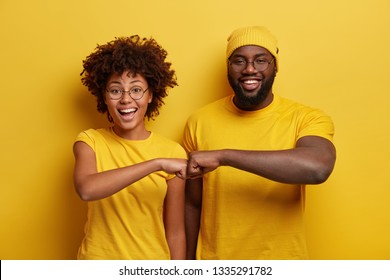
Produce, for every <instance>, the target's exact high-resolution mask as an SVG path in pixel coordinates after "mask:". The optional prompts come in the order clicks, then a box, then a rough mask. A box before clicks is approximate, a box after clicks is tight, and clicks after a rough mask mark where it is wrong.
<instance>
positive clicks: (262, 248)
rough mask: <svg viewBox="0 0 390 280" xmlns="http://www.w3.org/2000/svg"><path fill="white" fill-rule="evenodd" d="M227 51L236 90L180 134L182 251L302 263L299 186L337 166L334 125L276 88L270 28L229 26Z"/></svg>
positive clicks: (301, 192)
mask: <svg viewBox="0 0 390 280" xmlns="http://www.w3.org/2000/svg"><path fill="white" fill-rule="evenodd" d="M226 55H227V68H228V79H229V83H230V86H231V88H232V89H233V91H234V94H233V95H231V96H228V97H225V98H222V99H220V100H218V101H216V102H214V103H211V104H209V105H207V106H205V107H204V108H201V109H200V110H199V111H197V112H195V113H194V114H193V115H192V116H191V117H190V118H189V120H188V122H187V125H186V128H185V132H184V139H183V141H184V142H183V143H184V147H185V149H186V150H187V152H188V153H189V161H188V167H187V169H188V170H187V172H188V175H189V176H190V177H191V179H190V180H188V181H187V187H186V228H187V257H188V258H190V259H194V258H197V259H307V258H308V256H307V249H306V244H305V230H304V224H303V210H304V200H305V185H306V184H320V183H323V182H324V181H326V180H327V178H328V177H329V175H330V174H331V172H332V170H333V167H334V163H335V159H336V151H335V147H334V145H333V144H332V137H333V132H334V127H333V122H332V120H331V119H330V118H329V117H328V116H327V115H325V114H324V113H323V112H321V111H320V110H317V109H313V108H310V107H308V106H304V105H301V104H298V103H296V102H293V101H290V100H288V99H285V98H283V97H281V96H279V95H276V94H274V93H273V91H272V85H273V82H274V78H275V76H276V73H277V70H278V64H279V60H278V47H277V40H276V39H275V37H274V36H273V35H272V34H271V33H270V32H269V31H268V30H267V29H266V28H264V27H259V26H251V27H244V28H240V29H237V30H235V31H233V33H232V34H231V35H230V36H229V38H228V44H227V52H226Z"/></svg>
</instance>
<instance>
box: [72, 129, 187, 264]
mask: <svg viewBox="0 0 390 280" xmlns="http://www.w3.org/2000/svg"><path fill="white" fill-rule="evenodd" d="M77 141H82V142H85V143H86V144H88V145H89V146H90V147H91V148H92V149H93V150H94V152H95V155H96V163H97V170H98V172H101V171H105V170H111V169H115V168H119V167H124V166H129V165H132V164H136V163H139V162H143V161H146V160H150V159H153V158H186V153H185V151H184V149H183V148H182V147H181V146H180V145H179V144H178V143H175V142H173V141H171V140H169V139H167V138H165V137H163V136H161V135H159V134H156V133H151V135H150V136H149V138H147V139H145V140H138V141H131V140H126V139H123V138H121V137H119V136H117V135H116V134H115V133H114V132H113V131H112V129H111V128H107V129H97V130H95V129H89V130H86V131H84V132H81V133H80V134H79V135H78V137H77V138H76V142H77ZM173 177H174V175H169V174H167V173H165V172H162V171H161V172H155V173H152V174H150V175H149V176H146V177H144V178H143V179H141V180H139V181H138V182H135V183H134V184H132V185H130V186H128V187H126V188H124V189H123V190H121V191H119V192H117V193H116V194H114V195H112V196H110V197H107V198H104V199H100V200H96V201H91V202H88V219H87V223H86V225H85V237H84V239H83V241H82V244H81V246H80V249H79V253H78V259H104V260H107V259H116V260H119V259H127V260H130V259H136V260H147V259H154V260H158V259H170V252H169V247H168V244H167V241H166V238H165V229H164V223H163V207H164V199H165V195H166V192H167V183H166V181H167V180H169V179H172V178H173Z"/></svg>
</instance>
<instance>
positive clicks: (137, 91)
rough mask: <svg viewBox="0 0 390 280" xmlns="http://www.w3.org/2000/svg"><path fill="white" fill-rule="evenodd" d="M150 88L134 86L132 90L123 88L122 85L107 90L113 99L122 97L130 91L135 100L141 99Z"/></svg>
mask: <svg viewBox="0 0 390 280" xmlns="http://www.w3.org/2000/svg"><path fill="white" fill-rule="evenodd" d="M148 89H149V88H147V89H145V90H143V89H142V88H141V87H138V86H137V87H132V88H131V89H130V90H124V89H123V88H120V87H110V88H108V89H106V91H107V92H108V95H109V97H110V99H112V100H119V99H121V98H122V96H123V94H124V93H128V94H129V95H130V97H131V98H132V99H134V100H139V99H141V98H142V97H143V96H144V94H145V92H146V91H147V90H148Z"/></svg>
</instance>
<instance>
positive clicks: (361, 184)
mask: <svg viewBox="0 0 390 280" xmlns="http://www.w3.org/2000/svg"><path fill="white" fill-rule="evenodd" d="M389 12H390V2H389V1H387V0H360V1H345V0H327V1H311V0H297V1H289V0H276V1H261V0H247V1H245V2H237V1H232V0H223V1H222V0H220V1H210V0H197V1H181V0H168V1H158V0H150V1H128V0H110V1H108V0H107V1H103V0H100V1H96V0H94V1H92V0H86V1H79V0H67V1H65V0H64V1H45V0H35V1H28V0H20V1H11V0H4V1H1V3H0V26H1V36H0V42H1V44H0V61H1V64H0V77H1V81H2V83H1V91H2V93H1V95H2V98H1V100H2V101H1V104H2V106H1V107H2V110H1V112H0V114H1V119H2V124H3V125H2V128H3V130H2V133H1V146H0V149H1V163H0V164H1V165H0V172H1V190H0V193H1V195H0V259H74V258H75V256H76V252H77V248H78V245H79V243H80V241H81V238H82V235H83V225H84V222H85V218H86V205H85V203H84V202H82V201H80V199H79V198H78V197H77V196H76V194H75V192H74V189H73V185H72V168H73V155H72V144H73V140H74V138H75V136H76V135H77V133H78V132H80V131H81V130H84V129H87V128H90V127H95V128H96V127H100V126H103V125H106V119H105V117H104V116H101V115H99V114H98V113H97V112H96V109H95V108H96V105H95V101H94V99H93V98H92V96H90V95H89V93H87V91H86V89H85V88H84V87H83V86H82V85H81V83H80V77H79V74H80V72H81V61H82V60H83V59H84V58H85V57H86V56H87V55H88V54H89V53H90V52H91V51H92V50H93V48H94V47H95V46H96V44H102V43H105V42H107V41H109V40H112V39H113V38H114V37H117V36H126V35H133V34H140V35H141V36H146V37H149V36H153V37H154V38H156V39H157V41H158V42H160V43H161V44H162V45H163V46H164V47H165V48H166V49H167V50H168V53H169V60H170V61H171V62H172V63H173V66H174V68H175V69H176V71H177V77H178V82H179V87H177V88H175V89H173V90H171V91H170V96H169V97H168V98H167V100H166V106H165V107H164V108H163V109H162V111H161V114H160V116H158V117H157V119H156V120H155V122H152V123H150V124H148V125H149V126H150V128H151V129H153V130H155V131H158V132H160V133H162V134H164V135H166V136H168V137H170V138H172V139H174V140H177V141H180V140H181V132H182V129H183V125H184V122H185V120H186V118H187V117H188V116H189V114H190V113H191V112H193V111H194V110H196V109H197V108H199V107H200V106H202V105H204V104H206V103H209V102H210V101H213V100H216V99H217V98H220V97H222V96H224V95H227V94H229V93H230V92H229V86H228V84H227V81H226V69H225V54H224V53H225V45H226V38H227V36H228V34H229V33H230V32H231V31H232V30H233V29H235V28H237V27H241V26H245V25H266V26H268V28H269V29H270V30H271V31H272V32H273V33H274V34H275V35H276V36H277V37H278V39H279V43H280V44H279V45H280V60H281V62H280V71H279V73H278V77H277V78H276V84H275V92H277V93H278V94H280V95H282V96H285V97H288V98H292V99H295V100H297V101H300V102H303V103H306V104H309V105H312V106H316V107H320V108H321V109H323V110H324V111H326V112H327V113H328V114H330V115H331V116H332V118H333V119H334V122H335V125H336V136H335V144H336V146H337V150H338V159H337V163H336V167H335V170H334V173H333V174H332V176H331V177H330V179H329V180H328V181H327V182H326V183H324V184H322V185H320V186H310V187H309V188H308V193H307V207H306V216H307V236H308V242H309V249H310V253H311V258H313V259H389V258H390V242H389V236H390V223H389V222H390V203H389V200H390V199H389V197H390V188H389V183H388V179H387V175H388V173H389V166H390V164H389V158H390V148H389V147H390V145H389V143H390V129H389V128H390V123H389V120H390V118H389V117H390V110H389V109H388V107H389V106H388V104H389V103H390V94H389V93H390V83H389V78H388V77H387V76H388V66H389V65H390V52H389V50H390V36H389V30H390V17H389V16H388V14H389Z"/></svg>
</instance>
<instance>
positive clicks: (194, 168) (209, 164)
mask: <svg viewBox="0 0 390 280" xmlns="http://www.w3.org/2000/svg"><path fill="white" fill-rule="evenodd" d="M221 153H222V151H196V152H192V153H190V154H189V156H188V164H187V178H189V179H195V178H199V177H202V176H203V175H204V174H206V173H208V172H211V171H213V170H214V169H216V168H218V167H219V166H221V162H220V156H221Z"/></svg>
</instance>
